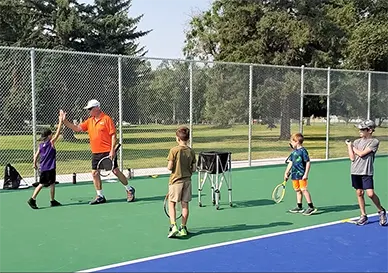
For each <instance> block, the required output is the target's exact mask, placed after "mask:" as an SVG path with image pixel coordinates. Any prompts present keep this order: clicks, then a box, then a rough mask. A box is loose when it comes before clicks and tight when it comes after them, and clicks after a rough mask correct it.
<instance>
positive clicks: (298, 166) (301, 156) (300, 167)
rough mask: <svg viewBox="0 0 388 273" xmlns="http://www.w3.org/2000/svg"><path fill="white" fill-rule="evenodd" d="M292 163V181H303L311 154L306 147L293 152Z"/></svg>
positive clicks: (291, 155)
mask: <svg viewBox="0 0 388 273" xmlns="http://www.w3.org/2000/svg"><path fill="white" fill-rule="evenodd" d="M290 161H292V168H291V179H292V180H300V179H302V177H303V175H304V173H305V171H306V163H307V162H308V161H310V157H309V153H308V152H307V150H306V149H305V148H304V147H302V148H300V149H296V150H294V151H292V152H291V154H290Z"/></svg>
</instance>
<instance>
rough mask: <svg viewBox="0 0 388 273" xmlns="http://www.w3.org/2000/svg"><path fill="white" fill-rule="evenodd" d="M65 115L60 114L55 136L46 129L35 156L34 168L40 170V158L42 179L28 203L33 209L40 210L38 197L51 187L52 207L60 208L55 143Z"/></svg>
mask: <svg viewBox="0 0 388 273" xmlns="http://www.w3.org/2000/svg"><path fill="white" fill-rule="evenodd" d="M64 116H65V114H64V113H63V112H62V111H61V112H60V114H59V117H58V119H59V124H58V128H57V131H56V132H55V135H54V136H53V134H52V132H51V130H50V129H45V130H44V131H43V133H42V135H41V138H40V140H41V141H42V142H41V143H40V144H39V149H38V151H37V152H36V154H35V156H34V168H35V169H38V164H37V161H38V157H39V158H40V160H39V168H40V177H39V185H38V186H37V187H36V188H35V190H34V193H33V194H32V197H31V198H30V199H29V200H28V201H27V203H28V205H30V207H31V208H33V209H38V206H37V205H36V197H37V196H38V194H39V192H40V190H41V189H42V188H43V187H48V186H50V197H51V206H52V207H56V206H60V205H61V203H59V202H58V201H57V200H55V181H56V155H57V151H56V149H55V146H54V144H55V142H56V141H57V140H58V137H59V135H60V131H61V126H62V122H63V119H64Z"/></svg>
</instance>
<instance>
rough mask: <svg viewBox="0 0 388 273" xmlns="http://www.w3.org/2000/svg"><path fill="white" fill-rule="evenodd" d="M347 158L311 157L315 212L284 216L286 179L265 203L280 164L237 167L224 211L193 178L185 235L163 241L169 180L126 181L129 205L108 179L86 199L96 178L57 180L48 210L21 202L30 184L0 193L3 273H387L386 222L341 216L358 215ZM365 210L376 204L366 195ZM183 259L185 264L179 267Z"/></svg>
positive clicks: (379, 184)
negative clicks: (279, 196)
mask: <svg viewBox="0 0 388 273" xmlns="http://www.w3.org/2000/svg"><path fill="white" fill-rule="evenodd" d="M387 163H388V157H386V156H384V157H378V158H377V159H376V162H375V168H376V174H375V181H376V182H375V183H376V192H377V193H378V194H379V196H380V199H381V201H382V204H383V206H385V207H388V198H387V192H388V191H387V190H388V185H387V181H388V169H387V165H388V164H387ZM349 166H350V162H349V161H348V160H333V161H327V162H313V164H312V169H311V173H310V177H309V189H310V191H311V194H312V198H313V201H314V204H315V205H316V206H317V207H318V212H317V213H316V214H314V215H311V216H304V215H301V214H297V215H295V214H291V213H287V210H288V209H290V208H292V207H294V206H295V194H294V193H293V192H292V188H291V185H290V184H289V185H287V193H286V196H285V199H284V201H283V202H282V203H279V204H275V203H274V202H273V201H272V200H271V192H272V189H273V188H274V186H275V185H276V184H278V183H280V182H281V180H282V176H283V173H284V168H285V166H284V165H281V166H266V167H255V168H245V169H243V168H242V169H233V171H232V175H233V203H234V207H232V208H231V207H229V206H228V199H227V190H226V188H222V189H221V209H220V210H215V208H214V207H213V205H212V204H211V200H210V185H205V187H204V194H203V198H202V199H203V200H202V203H203V205H204V207H201V208H200V207H198V205H197V192H196V190H195V189H196V178H197V176H194V177H193V180H194V185H195V186H194V187H193V191H194V199H193V202H192V203H191V215H190V220H189V225H188V228H189V232H191V235H190V236H189V237H188V238H185V239H168V238H167V232H168V226H169V221H168V219H167V218H166V216H165V214H164V212H163V207H162V205H163V200H164V196H165V192H166V191H167V177H165V176H164V177H163V176H159V177H158V178H156V179H153V178H137V179H134V180H133V181H132V184H133V185H134V186H135V188H136V193H137V201H136V202H134V203H126V202H125V194H124V190H123V187H122V186H121V185H120V184H118V183H106V184H105V185H104V192H105V194H106V196H107V200H108V203H106V204H103V205H97V206H90V205H88V204H87V202H88V201H89V200H90V199H91V198H92V197H93V196H94V194H95V192H94V189H93V186H92V184H90V183H84V184H77V185H72V184H69V185H61V186H59V187H58V188H57V199H58V201H60V202H62V204H63V205H64V206H62V207H56V208H50V207H49V206H48V204H49V193H48V190H45V191H43V192H42V193H41V194H40V195H39V197H38V206H40V207H42V209H40V210H31V209H30V208H29V207H28V205H27V203H26V201H27V199H28V198H29V197H30V195H31V193H32V192H31V191H32V189H27V190H20V191H12V192H11V191H1V195H0V196H1V199H0V204H1V207H0V212H1V243H0V247H1V249H0V251H1V263H0V271H7V272H16V271H18V272H23V271H29V272H31V271H33V272H37V271H40V272H49V271H50V272H69V271H70V272H73V271H89V270H90V271H106V272H135V271H136V272H151V271H152V272H158V271H159V272H162V271H163V272H177V271H179V272H185V271H190V272H192V271H197V272H211V271H222V272H228V271H229V272H231V271H234V272H236V271H237V272H238V271H240V272H241V271H245V272H249V271H251V272H252V271H255V272H260V271H261V272H264V271H265V272H270V271H278V272H279V271H284V272H286V271H287V272H291V271H298V272H307V271H309V272H312V271H314V272H318V271H337V272H338V271H349V272H350V271H353V272H355V271H357V272H360V271H373V272H387V271H388V265H387V261H386V257H387V256H388V251H387V249H388V246H387V241H388V228H387V227H381V226H379V224H378V222H377V218H376V217H371V218H370V224H368V225H366V226H362V227H359V226H356V225H353V224H350V223H341V221H340V220H342V219H345V218H351V217H357V216H358V215H359V209H358V205H357V203H356V198H355V193H354V191H353V190H352V188H351V186H350V177H349ZM367 212H368V214H375V213H376V209H375V207H374V205H372V204H371V201H370V200H367ZM183 264H184V265H183Z"/></svg>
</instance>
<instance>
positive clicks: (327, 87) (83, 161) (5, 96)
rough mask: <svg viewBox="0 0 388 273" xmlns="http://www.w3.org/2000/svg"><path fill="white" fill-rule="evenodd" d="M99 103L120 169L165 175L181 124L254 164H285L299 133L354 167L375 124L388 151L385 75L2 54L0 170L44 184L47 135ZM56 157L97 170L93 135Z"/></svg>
mask: <svg viewBox="0 0 388 273" xmlns="http://www.w3.org/2000/svg"><path fill="white" fill-rule="evenodd" d="M92 98H95V99H97V100H99V101H100V102H101V105H102V110H103V111H104V112H106V113H107V114H109V115H110V116H112V118H113V119H114V121H115V123H116V125H117V130H118V138H119V141H120V142H121V143H122V144H123V145H122V149H121V150H120V154H119V161H120V168H121V169H127V168H134V169H146V168H157V167H159V168H162V167H165V166H166V163H167V162H166V157H167V154H168V151H169V149H170V148H171V147H172V146H174V145H175V144H176V143H175V130H176V128H177V126H178V125H181V124H185V125H187V126H189V127H190V128H191V130H192V135H191V145H192V147H193V148H194V149H195V150H196V151H197V152H200V151H209V150H213V151H214V150H217V151H230V152H232V159H233V161H246V162H247V165H248V166H251V165H252V162H254V161H255V160H267V159H273V158H284V157H286V156H287V155H288V153H289V150H288V148H287V143H288V141H289V137H290V134H292V133H294V132H302V133H304V135H305V137H306V143H305V146H306V147H307V148H308V149H309V152H310V155H311V157H312V158H315V159H318V158H319V159H330V158H338V157H345V156H346V149H344V144H343V141H344V139H346V138H356V137H357V134H358V132H357V130H355V129H354V124H355V123H357V122H359V121H360V120H362V119H366V118H371V119H374V120H375V121H376V123H377V124H378V125H379V127H378V128H377V130H376V136H377V137H378V138H379V139H380V141H381V144H380V153H388V129H387V123H386V119H387V118H388V73H383V72H370V71H349V70H337V69H330V68H328V69H316V68H308V67H287V66H270V65H256V64H238V63H225V62H200V61H185V60H171V59H157V58H145V57H129V56H116V55H107V54H95V53H81V52H70V51H54V50H43V49H27V48H10V47H0V103H1V105H2V106H1V107H0V165H1V166H5V165H6V164H7V163H11V164H13V165H14V166H15V167H16V168H17V169H18V170H19V172H20V173H21V174H22V175H23V176H26V177H36V173H35V171H34V170H33V168H32V158H33V154H34V152H35V151H36V148H37V146H38V140H37V139H38V135H39V133H40V132H41V130H42V128H44V127H51V128H52V129H54V128H55V126H56V124H57V122H58V111H59V109H63V110H65V111H66V112H67V113H68V118H69V120H71V121H73V122H74V123H79V122H81V121H82V120H84V119H85V118H87V114H88V113H87V112H86V111H85V110H83V106H84V105H85V104H86V102H87V101H88V100H90V99H92ZM314 104H319V105H323V107H322V109H321V110H322V114H321V115H319V116H318V117H314V116H312V115H310V113H309V111H311V109H312V108H314V107H315V106H314ZM57 149H58V158H57V159H58V164H57V166H58V167H57V173H58V174H71V173H73V172H76V173H88V172H89V171H90V168H91V163H90V161H91V152H90V149H89V141H88V137H87V134H86V133H73V132H72V131H71V130H69V129H67V128H64V129H63V130H62V138H61V139H60V141H59V142H58V144H57ZM146 172H147V171H146V170H145V171H144V173H139V172H138V174H147V173H146Z"/></svg>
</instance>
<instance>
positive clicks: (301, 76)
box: [299, 65, 304, 134]
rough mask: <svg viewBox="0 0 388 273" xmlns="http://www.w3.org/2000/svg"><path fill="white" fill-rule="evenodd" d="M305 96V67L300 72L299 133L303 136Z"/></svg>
mask: <svg viewBox="0 0 388 273" xmlns="http://www.w3.org/2000/svg"><path fill="white" fill-rule="evenodd" d="M303 96H304V65H302V67H301V71H300V113H299V132H300V133H301V134H303Z"/></svg>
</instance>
